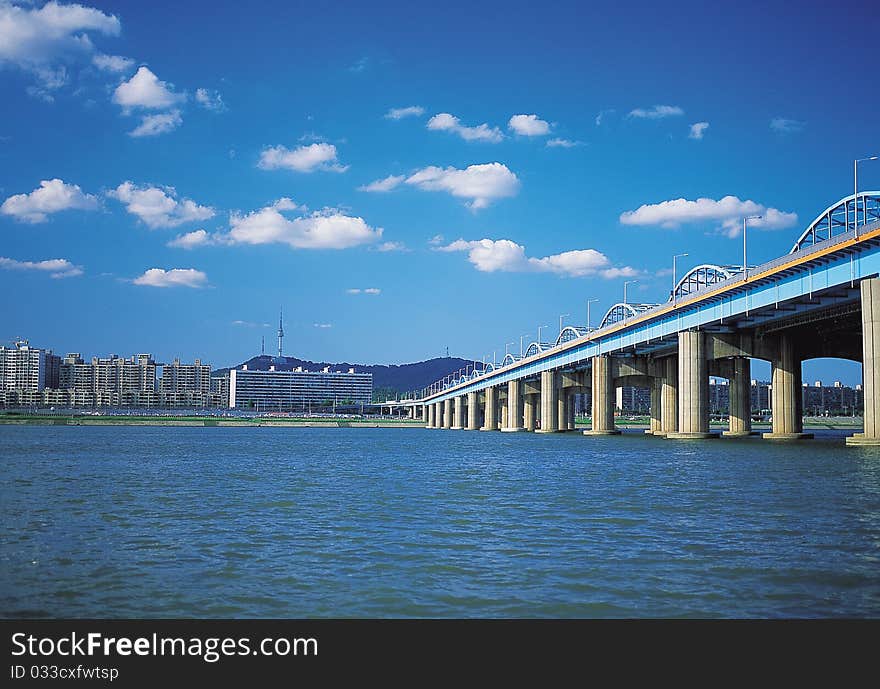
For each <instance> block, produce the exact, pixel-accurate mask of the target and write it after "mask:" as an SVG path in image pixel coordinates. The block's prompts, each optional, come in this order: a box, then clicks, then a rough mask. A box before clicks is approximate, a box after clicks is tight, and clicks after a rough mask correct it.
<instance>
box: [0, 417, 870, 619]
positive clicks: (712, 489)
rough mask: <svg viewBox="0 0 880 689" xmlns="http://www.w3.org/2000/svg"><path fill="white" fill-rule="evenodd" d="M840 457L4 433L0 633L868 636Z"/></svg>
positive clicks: (443, 440) (600, 441) (808, 450)
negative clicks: (544, 621)
mask: <svg viewBox="0 0 880 689" xmlns="http://www.w3.org/2000/svg"><path fill="white" fill-rule="evenodd" d="M842 437H843V434H842V433H841V434H838V435H835V434H834V433H826V434H824V435H821V436H820V437H818V438H817V439H816V440H813V441H807V442H801V443H797V444H775V443H770V442H768V441H762V440H760V439H746V440H729V439H724V440H707V441H667V440H660V439H656V438H647V437H644V435H643V434H641V433H626V434H624V435H623V436H618V437H595V438H594V437H589V438H587V437H584V436H582V435H580V434H577V435H575V434H562V435H549V436H548V435H535V434H526V433H519V434H507V433H479V432H470V433H468V432H463V431H441V430H425V429H319V428H300V429H293V428H290V429H287V428H241V429H239V428H156V427H113V428H107V427H56V426H0V510H2V524H0V525H2V533H0V539H2V547H0V616H3V617H21V616H27V617H101V618H118V617H411V616H416V617H510V616H513V617H679V616H689V617H690V616H696V617H831V616H870V617H877V616H880V451H876V450H873V449H871V448H846V447H844V445H843V440H842Z"/></svg>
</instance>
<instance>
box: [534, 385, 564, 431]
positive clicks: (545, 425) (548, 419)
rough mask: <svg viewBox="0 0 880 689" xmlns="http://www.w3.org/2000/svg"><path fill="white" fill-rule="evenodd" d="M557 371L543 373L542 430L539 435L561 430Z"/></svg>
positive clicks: (540, 429)
mask: <svg viewBox="0 0 880 689" xmlns="http://www.w3.org/2000/svg"><path fill="white" fill-rule="evenodd" d="M557 378H558V375H557V373H556V371H542V372H541V428H539V429H538V433H556V431H558V430H559V400H558V395H559V386H558V383H557Z"/></svg>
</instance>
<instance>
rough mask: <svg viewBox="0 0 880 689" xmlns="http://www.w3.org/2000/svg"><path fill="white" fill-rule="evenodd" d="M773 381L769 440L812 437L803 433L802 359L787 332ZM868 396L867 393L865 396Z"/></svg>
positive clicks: (775, 360)
mask: <svg viewBox="0 0 880 689" xmlns="http://www.w3.org/2000/svg"><path fill="white" fill-rule="evenodd" d="M771 364H772V371H773V372H772V375H771V380H770V386H771V390H770V413H771V414H772V417H773V425H772V430H771V432H770V433H764V434H763V436H762V437H764V438H765V439H767V440H801V439H803V438H812V437H813V434H812V433H804V432H803V431H804V417H803V385H802V382H801V381H802V376H801V362H800V360H799V359H798V358H797V356H796V355H795V351H794V342H793V341H792V339H791V337H790V336H789V335H786V334H782V335H780V336H779V340H778V344H777V347H776V354H775V356H774V358H773V361H772V362H771ZM866 398H867V396H866Z"/></svg>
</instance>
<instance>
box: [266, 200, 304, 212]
mask: <svg viewBox="0 0 880 689" xmlns="http://www.w3.org/2000/svg"><path fill="white" fill-rule="evenodd" d="M272 208H276V209H278V210H279V211H295V210H297V209H300V210H303V208H300V206H298V205H296V203H294V201H293V199H291V198H289V197H287V196H282V197H281V198H280V199H278V200H277V201H276V202H275V203H273V204H272Z"/></svg>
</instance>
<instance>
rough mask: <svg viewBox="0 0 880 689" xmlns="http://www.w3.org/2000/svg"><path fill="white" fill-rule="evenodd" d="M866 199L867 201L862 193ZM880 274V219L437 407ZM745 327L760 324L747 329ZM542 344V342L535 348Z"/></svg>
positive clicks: (535, 357)
mask: <svg viewBox="0 0 880 689" xmlns="http://www.w3.org/2000/svg"><path fill="white" fill-rule="evenodd" d="M860 196H861V195H860ZM878 274H880V221H875V222H872V223H869V224H868V225H865V226H860V227H859V236H858V237H855V233H854V232H853V231H852V230H851V231H850V232H849V233H846V234H844V235H836V236H834V237H833V238H832V239H830V240H826V241H825V242H821V243H819V244H816V245H814V246H809V247H804V248H802V249H801V250H800V251H799V252H797V253H796V254H787V255H785V256H781V257H779V258H776V259H773V260H772V261H768V262H767V263H764V264H762V265H760V266H756V267H752V268H750V269H749V272H748V275H742V274H740V275H735V276H733V277H731V278H728V279H727V280H724V281H722V282H719V283H717V284H715V285H713V286H712V287H710V288H709V289H708V290H704V292H705V293H703V294H699V293H698V294H696V295H691V296H689V297H687V298H684V299H682V300H681V301H679V302H677V303H666V304H663V305H659V306H656V307H654V308H650V309H646V310H645V311H643V312H641V313H639V314H638V315H637V316H631V317H630V318H628V319H626V320H624V321H621V322H617V323H613V324H610V325H603V327H600V328H599V329H597V330H594V331H592V332H590V333H588V334H586V335H584V336H583V337H581V338H578V339H576V340H572V341H570V342H567V343H564V344H561V345H558V346H555V347H552V348H551V347H550V346H549V345H544V346H542V347H540V349H538V348H536V349H535V350H534V351H530V352H527V355H526V356H524V357H523V358H522V359H518V360H517V362H516V363H515V364H513V365H510V366H506V367H504V368H503V369H498V370H495V371H492V372H491V374H488V375H486V376H481V378H480V379H479V380H476V381H471V382H470V383H469V384H468V385H465V386H462V387H460V388H458V389H455V390H446V391H444V392H443V393H441V394H438V395H435V396H434V397H432V398H431V401H442V400H443V399H445V398H446V397H451V396H454V395H458V394H464V393H465V392H468V391H470V390H471V389H484V388H485V387H487V386H490V385H498V384H502V383H506V382H508V381H510V380H518V379H521V378H524V377H534V376H538V375H540V373H541V372H542V371H546V370H557V369H561V368H563V367H575V368H577V367H580V368H584V367H586V366H588V365H589V361H590V359H591V358H592V357H594V356H596V355H599V354H620V353H622V352H627V351H628V352H634V351H637V352H639V353H644V352H650V351H659V350H662V349H665V348H673V347H675V346H676V343H677V334H678V332H680V331H683V330H692V329H702V330H705V329H713V328H718V327H737V322H738V320H740V319H743V320H744V319H747V318H750V317H752V316H761V318H762V320H763V319H764V316H763V313H764V312H765V311H770V312H772V311H775V310H776V309H778V308H780V307H781V308H782V309H783V310H782V311H780V313H779V314H778V316H779V318H782V317H784V315H785V314H786V312H785V311H784V309H787V308H790V307H791V306H792V305H794V307H795V308H797V309H799V310H810V309H818V308H822V307H821V306H820V305H819V304H820V303H821V300H816V301H815V302H813V303H810V302H811V299H812V298H813V296H818V297H822V298H824V297H825V296H826V295H829V294H834V293H843V292H845V291H846V290H848V289H852V290H853V291H850V292H846V297H847V298H852V299H856V298H857V296H858V295H857V292H855V291H854V290H855V288H856V287H857V286H858V283H859V282H860V281H861V280H863V279H865V278H869V277H875V276H877V275H878ZM743 327H746V328H749V329H750V328H752V327H754V326H752V325H749V324H748V323H746V324H745V325H744V326H743ZM533 344H535V343H533Z"/></svg>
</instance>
